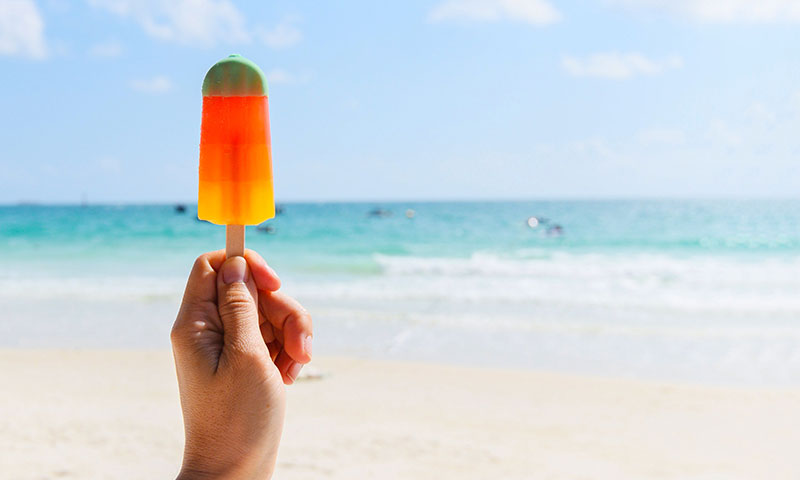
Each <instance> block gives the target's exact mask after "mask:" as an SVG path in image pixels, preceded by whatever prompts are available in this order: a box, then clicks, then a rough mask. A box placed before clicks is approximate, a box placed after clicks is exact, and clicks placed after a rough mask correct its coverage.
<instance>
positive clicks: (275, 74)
mask: <svg viewBox="0 0 800 480" xmlns="http://www.w3.org/2000/svg"><path fill="white" fill-rule="evenodd" d="M266 75H267V82H268V83H269V84H270V85H292V84H298V83H307V82H308V81H309V80H310V79H311V78H310V77H311V76H310V75H309V74H303V75H296V74H294V73H291V72H288V71H286V70H284V69H282V68H273V69H272V70H270V71H269V72H267V73H266Z"/></svg>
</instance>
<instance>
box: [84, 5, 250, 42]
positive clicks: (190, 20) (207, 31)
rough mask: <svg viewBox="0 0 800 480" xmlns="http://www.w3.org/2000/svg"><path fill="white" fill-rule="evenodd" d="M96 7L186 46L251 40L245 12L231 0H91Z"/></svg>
mask: <svg viewBox="0 0 800 480" xmlns="http://www.w3.org/2000/svg"><path fill="white" fill-rule="evenodd" d="M88 1H89V4H90V5H91V6H93V7H96V8H100V9H103V10H106V11H109V12H111V13H114V14H116V15H119V16H121V17H126V18H132V19H133V20H135V21H136V22H137V23H138V24H139V25H140V26H141V27H142V29H144V31H145V32H146V33H147V34H148V35H150V36H152V37H154V38H157V39H160V40H166V41H171V42H175V43H180V44H184V45H200V46H213V45H217V44H219V43H229V44H241V43H248V42H249V41H250V38H251V35H250V32H249V31H248V30H247V28H246V25H245V19H244V15H242V13H241V12H240V11H239V9H237V8H236V6H235V5H233V4H232V3H231V2H230V1H228V0H169V1H167V0H88Z"/></svg>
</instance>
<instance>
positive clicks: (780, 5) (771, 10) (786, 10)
mask: <svg viewBox="0 0 800 480" xmlns="http://www.w3.org/2000/svg"><path fill="white" fill-rule="evenodd" d="M610 1H611V3H613V4H617V5H622V6H627V7H633V8H652V9H656V10H661V11H666V12H669V13H672V14H675V15H679V16H681V17H684V18H688V19H690V20H694V21H698V22H709V23H773V22H776V23H777V22H793V23H796V22H800V1H797V0H610Z"/></svg>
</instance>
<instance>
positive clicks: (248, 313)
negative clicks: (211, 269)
mask: <svg viewBox="0 0 800 480" xmlns="http://www.w3.org/2000/svg"><path fill="white" fill-rule="evenodd" d="M257 299H258V290H257V287H256V284H255V280H253V276H252V275H251V274H250V269H249V268H248V267H247V262H246V261H245V259H244V258H243V257H231V258H229V259H227V260H225V263H223V264H222V267H220V269H219V273H218V274H217V306H218V308H219V316H220V319H221V320H222V331H223V342H224V344H225V346H226V347H231V348H233V349H234V350H240V351H257V350H254V349H258V348H262V349H264V348H266V347H265V346H264V342H263V341H261V331H260V330H259V325H258V308H257V307H256V300H257Z"/></svg>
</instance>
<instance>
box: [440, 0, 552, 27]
mask: <svg viewBox="0 0 800 480" xmlns="http://www.w3.org/2000/svg"><path fill="white" fill-rule="evenodd" d="M560 19H561V13H560V12H559V11H558V10H557V9H556V8H555V7H554V6H553V5H551V4H550V3H549V2H548V1H547V0H445V1H444V2H442V3H440V4H439V5H437V6H435V7H434V8H433V10H431V11H430V13H429V14H428V20H430V21H432V22H443V21H448V20H456V21H468V22H498V21H501V20H511V21H517V22H523V23H528V24H530V25H536V26H544V25H550V24H551V23H555V22H557V21H559V20H560Z"/></svg>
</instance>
